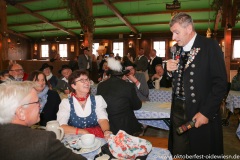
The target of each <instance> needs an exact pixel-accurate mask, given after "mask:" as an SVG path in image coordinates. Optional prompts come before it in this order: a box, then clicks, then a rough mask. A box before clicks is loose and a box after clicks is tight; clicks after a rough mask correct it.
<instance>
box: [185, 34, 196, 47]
mask: <svg viewBox="0 0 240 160" xmlns="http://www.w3.org/2000/svg"><path fill="white" fill-rule="evenodd" d="M196 36H197V33H195V35H194V36H193V38H192V39H191V40H190V41H189V42H188V44H186V45H185V46H184V47H183V50H184V51H190V50H191V49H192V46H193V43H194V41H195V39H196Z"/></svg>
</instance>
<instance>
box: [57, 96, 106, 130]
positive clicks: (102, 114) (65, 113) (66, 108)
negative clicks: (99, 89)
mask: <svg viewBox="0 0 240 160" xmlns="http://www.w3.org/2000/svg"><path fill="white" fill-rule="evenodd" d="M95 101H96V115H97V120H99V119H107V120H108V114H107V111H106V108H107V103H106V102H105V100H104V99H103V97H102V96H100V95H95ZM73 105H74V109H75V112H76V114H77V116H79V117H87V116H89V115H90V114H91V99H90V96H89V97H88V99H87V102H86V105H85V108H84V110H83V109H82V107H81V106H80V104H79V103H78V101H77V99H76V98H75V97H73ZM70 112H71V108H70V103H69V100H68V99H67V98H64V99H63V100H62V102H61V103H60V105H59V110H58V113H57V121H58V122H59V124H60V125H63V124H68V120H69V117H70Z"/></svg>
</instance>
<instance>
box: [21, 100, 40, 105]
mask: <svg viewBox="0 0 240 160" xmlns="http://www.w3.org/2000/svg"><path fill="white" fill-rule="evenodd" d="M29 104H40V103H39V100H38V101H37V102H31V103H26V104H23V106H26V105H29Z"/></svg>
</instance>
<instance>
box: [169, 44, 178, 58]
mask: <svg viewBox="0 0 240 160" xmlns="http://www.w3.org/2000/svg"><path fill="white" fill-rule="evenodd" d="M170 52H171V53H172V59H174V60H175V54H176V52H177V47H176V46H172V47H171V48H170Z"/></svg>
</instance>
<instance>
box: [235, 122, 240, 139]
mask: <svg viewBox="0 0 240 160" xmlns="http://www.w3.org/2000/svg"><path fill="white" fill-rule="evenodd" d="M236 134H237V136H238V138H239V139H240V124H239V125H238V128H237V131H236Z"/></svg>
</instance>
